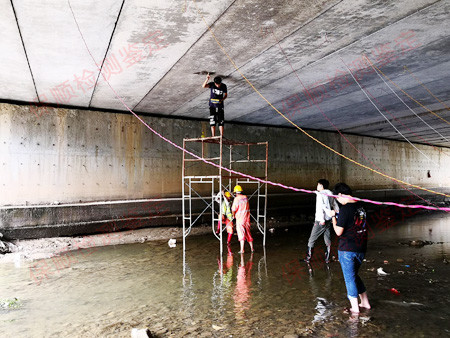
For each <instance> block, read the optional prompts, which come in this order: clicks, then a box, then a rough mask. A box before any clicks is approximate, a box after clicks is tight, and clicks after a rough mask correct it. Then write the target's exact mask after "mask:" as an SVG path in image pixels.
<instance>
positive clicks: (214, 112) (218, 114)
mask: <svg viewBox="0 0 450 338" xmlns="http://www.w3.org/2000/svg"><path fill="white" fill-rule="evenodd" d="M216 124H218V125H219V126H223V125H224V124H225V118H224V112H223V108H216V107H209V125H210V126H215V125H216Z"/></svg>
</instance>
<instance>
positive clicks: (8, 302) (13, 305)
mask: <svg viewBox="0 0 450 338" xmlns="http://www.w3.org/2000/svg"><path fill="white" fill-rule="evenodd" d="M21 306H22V303H21V302H20V300H18V299H17V298H14V299H0V308H1V309H18V308H20V307H21Z"/></svg>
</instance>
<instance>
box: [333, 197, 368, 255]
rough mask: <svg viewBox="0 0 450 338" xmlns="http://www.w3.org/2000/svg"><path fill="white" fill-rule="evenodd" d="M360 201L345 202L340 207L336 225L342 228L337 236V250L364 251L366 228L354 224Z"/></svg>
mask: <svg viewBox="0 0 450 338" xmlns="http://www.w3.org/2000/svg"><path fill="white" fill-rule="evenodd" d="M360 207H362V205H361V204H360V203H347V204H345V205H343V206H341V207H340V209H339V217H338V219H337V226H339V227H341V228H344V232H343V233H342V235H341V236H340V237H339V248H338V249H339V250H340V251H352V252H366V250H367V229H366V228H364V229H363V228H361V226H358V225H356V224H355V214H356V211H357V210H358V208H360Z"/></svg>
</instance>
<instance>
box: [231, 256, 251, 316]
mask: <svg viewBox="0 0 450 338" xmlns="http://www.w3.org/2000/svg"><path fill="white" fill-rule="evenodd" d="M252 267H253V253H252V254H251V255H250V258H249V260H248V261H247V263H245V260H244V254H243V253H242V254H241V259H240V263H239V267H238V272H237V276H236V288H235V290H234V297H233V299H234V309H235V315H236V319H238V320H243V319H246V318H247V314H246V312H247V310H248V309H249V308H250V287H251V285H252V275H251V271H252Z"/></svg>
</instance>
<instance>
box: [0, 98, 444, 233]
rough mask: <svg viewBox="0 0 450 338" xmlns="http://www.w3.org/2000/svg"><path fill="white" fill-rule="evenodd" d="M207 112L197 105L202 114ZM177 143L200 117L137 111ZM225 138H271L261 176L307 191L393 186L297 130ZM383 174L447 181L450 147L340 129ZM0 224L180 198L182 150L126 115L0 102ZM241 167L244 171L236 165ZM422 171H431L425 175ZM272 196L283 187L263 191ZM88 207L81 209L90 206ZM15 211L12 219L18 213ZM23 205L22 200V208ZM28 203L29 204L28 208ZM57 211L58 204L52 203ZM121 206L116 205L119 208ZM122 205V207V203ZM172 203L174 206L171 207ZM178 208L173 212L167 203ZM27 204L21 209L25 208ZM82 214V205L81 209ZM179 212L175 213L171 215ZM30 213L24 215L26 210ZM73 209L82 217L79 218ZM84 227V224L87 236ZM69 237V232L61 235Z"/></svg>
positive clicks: (242, 129)
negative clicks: (324, 184)
mask: <svg viewBox="0 0 450 338" xmlns="http://www.w3.org/2000/svg"><path fill="white" fill-rule="evenodd" d="M206 114H207V111H206V109H205V115H206ZM144 120H145V121H146V122H148V123H149V124H150V125H151V126H152V127H153V128H154V129H156V130H157V131H160V132H161V133H162V134H163V135H164V136H166V137H168V138H169V139H171V140H173V141H174V142H176V143H177V144H182V140H183V138H187V137H199V136H200V135H201V133H202V131H203V132H205V133H207V134H208V135H209V126H208V124H207V122H199V121H193V120H181V119H168V118H159V117H144ZM311 134H312V135H314V136H315V137H317V138H318V139H319V140H321V141H322V142H324V143H326V144H327V145H329V146H331V147H333V148H335V149H336V150H338V151H340V152H343V153H344V154H346V155H347V156H349V157H351V158H353V159H356V160H358V161H361V162H363V163H365V164H367V165H369V166H371V167H374V165H373V164H370V163H369V162H367V161H366V160H364V159H363V158H362V157H361V155H359V154H357V153H356V151H355V150H354V149H352V147H351V146H350V145H348V144H347V143H346V142H345V141H344V140H343V138H342V137H341V136H340V135H339V134H336V133H333V132H311ZM226 136H227V137H228V138H232V139H238V140H245V141H266V140H267V141H269V179H270V180H272V181H275V182H282V183H284V184H287V185H292V186H296V187H303V188H314V186H315V182H316V181H317V179H319V178H322V177H327V178H328V179H329V180H330V182H331V183H332V184H334V183H336V182H338V181H345V182H348V183H349V184H350V185H351V186H352V187H353V188H354V189H361V190H369V189H371V190H373V189H378V190H382V191H385V190H387V191H389V190H390V189H398V188H399V185H398V184H397V183H395V182H392V181H391V180H389V179H386V178H384V177H381V176H379V175H376V174H374V173H372V172H370V171H368V170H366V169H363V168H360V167H358V166H356V165H354V164H352V163H350V162H348V161H346V160H344V159H342V158H341V157H339V156H337V155H335V154H333V153H331V152H330V151H329V150H326V149H325V148H323V147H321V146H320V145H318V144H317V143H315V142H314V141H312V140H310V139H309V138H307V137H305V136H304V135H303V134H302V133H301V132H300V131H298V130H294V129H286V128H274V127H252V126H251V127H249V126H243V125H230V124H228V125H227V126H226ZM347 138H348V139H349V141H351V142H352V143H353V144H354V145H355V146H356V148H358V149H360V150H361V151H362V152H364V154H365V155H366V157H367V158H368V159H370V160H371V161H373V162H374V164H375V165H376V166H378V167H379V168H380V170H381V171H383V172H385V173H387V174H388V175H391V176H395V177H397V178H400V179H403V180H405V181H407V182H410V183H413V184H417V185H420V186H423V187H429V188H436V189H445V188H446V187H450V177H449V174H448V167H449V166H450V151H449V149H446V148H439V149H438V148H433V147H430V146H422V145H417V147H418V148H419V149H420V150H421V151H422V152H424V153H425V154H426V155H427V156H428V157H429V158H430V159H431V160H428V159H427V158H425V157H424V156H423V155H421V154H420V153H419V152H418V151H417V150H415V149H414V148H413V147H412V146H411V145H409V144H408V143H404V142H396V141H388V140H382V139H374V138H368V137H359V136H352V135H347ZM0 156H1V161H0V187H1V188H2V194H0V205H2V206H3V207H2V208H1V210H0V230H1V229H2V228H3V231H4V229H5V228H11V227H13V226H20V225H24V224H26V225H27V227H29V228H30V227H33V226H35V225H36V226H38V225H40V226H44V225H45V226H48V225H49V224H50V225H51V224H55V223H58V224H66V225H68V224H71V223H77V222H90V221H95V220H99V219H106V220H107V219H114V218H118V217H120V215H122V213H117V212H116V211H115V205H119V204H120V203H119V204H117V203H116V204H111V203H106V204H107V205H109V207H108V208H105V207H104V205H105V203H104V202H105V201H121V200H123V201H129V200H139V199H144V200H145V199H150V198H152V199H155V198H156V199H158V198H168V197H180V195H181V166H182V153H181V152H180V151H179V150H177V149H175V148H174V147H172V146H171V145H169V144H167V143H166V142H164V141H163V140H161V139H160V138H158V137H157V136H155V135H154V134H152V133H151V132H150V131H149V130H147V129H146V127H145V126H143V125H142V124H141V123H140V122H139V121H138V120H137V119H136V118H135V117H133V116H132V115H130V114H120V113H105V112H99V111H91V110H75V109H60V108H48V109H47V113H45V114H43V115H42V116H37V115H35V114H34V113H33V112H32V111H31V110H30V106H19V105H11V104H6V103H3V104H0ZM243 170H245V168H243ZM428 171H429V175H428ZM269 192H270V193H281V192H283V193H284V192H285V191H283V190H281V189H279V188H277V189H275V188H271V189H270V190H269ZM56 201H57V202H58V203H59V204H65V203H71V204H72V205H71V206H67V208H68V210H71V212H64V213H62V214H60V213H56V214H53V216H52V217H43V215H47V214H48V213H52V212H50V211H48V210H47V211H45V210H40V212H39V215H40V216H39V217H36V215H35V214H36V212H35V213H33V212H31V211H29V210H32V209H33V210H37V209H36V207H37V208H38V209H39V208H41V207H44V206H43V205H46V206H45V208H51V207H52V206H50V204H55V203H54V202H56ZM86 202H101V205H102V207H101V209H102V210H108V211H105V212H102V213H100V214H98V213H97V214H96V213H88V212H83V211H82V210H81V209H79V208H78V209H77V210H78V211H77V212H73V210H75V209H74V208H75V207H74V205H73V204H74V203H86ZM92 205H95V203H94V204H89V208H90V209H92V208H93V207H92ZM17 206H22V208H20V210H21V211H20V212H19V213H18V214H20V217H19V216H18V217H16V216H14V215H15V214H14V210H19V209H17V208H16V207H17ZM26 206H30V208H29V210H28V213H27V212H26V210H27V208H26ZM31 206H33V208H31ZM53 207H55V208H59V209H58V210H61V208H62V207H63V206H61V205H58V206H53ZM122 207H123V206H122ZM122 207H121V208H122ZM170 208H175V207H174V206H173V204H172V206H171V207H170ZM175 209H177V208H175ZM24 210H25V211H24ZM83 210H84V209H83ZM176 212H178V211H176ZM27 215H28V216H27ZM80 215H84V216H83V217H81V216H80ZM85 231H86V230H83V232H85ZM65 234H70V232H65Z"/></svg>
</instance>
